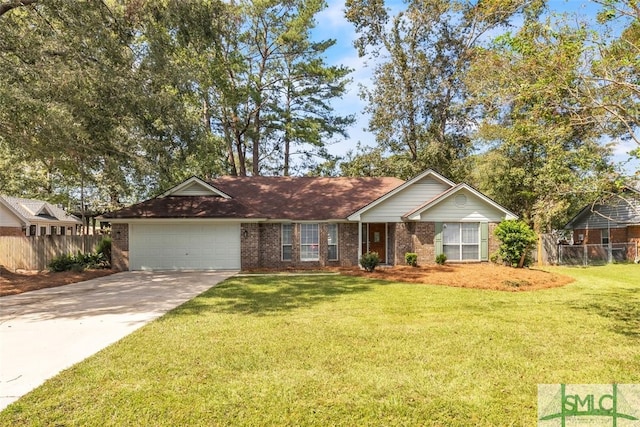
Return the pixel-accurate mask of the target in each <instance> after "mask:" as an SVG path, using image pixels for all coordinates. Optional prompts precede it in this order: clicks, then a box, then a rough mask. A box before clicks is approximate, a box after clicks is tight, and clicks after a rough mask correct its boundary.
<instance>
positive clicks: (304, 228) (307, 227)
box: [300, 224, 320, 261]
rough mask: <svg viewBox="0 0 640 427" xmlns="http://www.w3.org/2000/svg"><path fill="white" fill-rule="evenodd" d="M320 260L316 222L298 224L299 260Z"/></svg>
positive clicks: (318, 231)
mask: <svg viewBox="0 0 640 427" xmlns="http://www.w3.org/2000/svg"><path fill="white" fill-rule="evenodd" d="M318 260H320V230H319V226H318V224H300V261H318Z"/></svg>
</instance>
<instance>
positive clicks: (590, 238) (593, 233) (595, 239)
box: [573, 228, 629, 245]
mask: <svg viewBox="0 0 640 427" xmlns="http://www.w3.org/2000/svg"><path fill="white" fill-rule="evenodd" d="M609 231H610V234H609V238H610V240H611V243H626V242H628V241H629V240H628V235H627V229H626V228H611V229H610V230H609ZM605 233H606V229H605ZM580 234H582V235H583V236H584V240H583V241H582V242H581V243H582V244H585V245H600V244H602V229H600V228H592V229H584V228H583V229H576V230H573V241H574V242H576V243H578V242H580Z"/></svg>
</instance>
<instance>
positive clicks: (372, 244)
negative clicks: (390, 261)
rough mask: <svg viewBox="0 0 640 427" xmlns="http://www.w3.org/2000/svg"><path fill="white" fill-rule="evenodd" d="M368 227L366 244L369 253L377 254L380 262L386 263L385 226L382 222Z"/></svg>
mask: <svg viewBox="0 0 640 427" xmlns="http://www.w3.org/2000/svg"><path fill="white" fill-rule="evenodd" d="M367 225H368V229H369V230H368V232H367V234H366V236H367V243H368V245H367V246H368V251H369V252H377V253H378V256H380V262H381V263H383V264H385V263H386V262H387V224H386V223H384V222H379V223H372V224H367Z"/></svg>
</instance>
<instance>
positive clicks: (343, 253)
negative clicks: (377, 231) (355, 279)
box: [338, 223, 359, 267]
mask: <svg viewBox="0 0 640 427" xmlns="http://www.w3.org/2000/svg"><path fill="white" fill-rule="evenodd" d="M358 226H359V224H357V223H356V224H351V223H350V224H338V258H340V266H341V267H355V266H357V265H358V261H359V260H358Z"/></svg>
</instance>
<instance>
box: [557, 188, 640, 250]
mask: <svg viewBox="0 0 640 427" xmlns="http://www.w3.org/2000/svg"><path fill="white" fill-rule="evenodd" d="M564 228H565V229H567V230H571V237H572V240H573V242H572V243H573V244H574V245H600V246H608V245H614V246H615V245H625V246H624V248H625V249H626V259H627V260H632V261H633V260H637V259H638V258H639V254H638V247H639V246H640V190H638V189H637V188H635V187H633V186H630V185H628V186H625V187H624V188H623V189H622V190H621V192H620V193H619V194H614V195H610V196H608V197H603V198H601V200H600V202H599V203H594V204H590V205H588V206H585V207H584V208H583V209H582V210H581V211H580V212H578V214H577V215H576V216H575V217H573V218H572V219H571V220H570V221H569V222H568V223H567V225H565V227H564ZM619 250H622V246H621V247H620V249H619Z"/></svg>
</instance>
